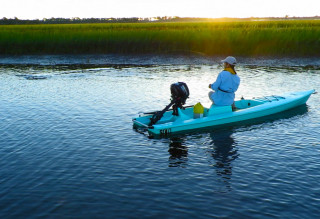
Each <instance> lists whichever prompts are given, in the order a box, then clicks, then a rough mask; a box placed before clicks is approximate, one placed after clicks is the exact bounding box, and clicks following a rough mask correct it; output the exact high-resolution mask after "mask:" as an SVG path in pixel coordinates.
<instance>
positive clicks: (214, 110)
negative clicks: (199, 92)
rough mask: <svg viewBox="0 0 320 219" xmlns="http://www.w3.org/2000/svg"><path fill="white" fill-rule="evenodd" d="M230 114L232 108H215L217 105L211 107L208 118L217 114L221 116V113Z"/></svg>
mask: <svg viewBox="0 0 320 219" xmlns="http://www.w3.org/2000/svg"><path fill="white" fill-rule="evenodd" d="M229 112H232V107H231V106H217V105H211V107H210V109H209V112H208V116H212V115H218V114H223V113H229Z"/></svg>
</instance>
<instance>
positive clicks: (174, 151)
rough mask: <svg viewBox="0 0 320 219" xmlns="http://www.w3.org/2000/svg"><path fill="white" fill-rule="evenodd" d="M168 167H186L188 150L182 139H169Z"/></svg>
mask: <svg viewBox="0 0 320 219" xmlns="http://www.w3.org/2000/svg"><path fill="white" fill-rule="evenodd" d="M168 152H169V153H170V157H169V167H186V164H187V161H188V148H187V147H186V146H185V143H184V141H183V139H182V138H172V139H170V144H169V150H168Z"/></svg>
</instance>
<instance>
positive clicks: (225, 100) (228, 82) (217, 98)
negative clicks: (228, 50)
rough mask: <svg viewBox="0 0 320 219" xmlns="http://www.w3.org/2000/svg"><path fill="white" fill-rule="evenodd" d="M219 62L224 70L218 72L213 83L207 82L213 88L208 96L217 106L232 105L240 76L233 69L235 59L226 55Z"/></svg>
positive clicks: (235, 62)
mask: <svg viewBox="0 0 320 219" xmlns="http://www.w3.org/2000/svg"><path fill="white" fill-rule="evenodd" d="M221 62H222V63H223V64H224V70H223V71H222V72H220V73H219V75H218V77H217V79H216V81H215V82H214V83H212V84H209V88H211V89H212V90H213V91H210V92H209V98H210V100H211V101H212V103H213V104H215V105H217V106H230V105H231V106H233V107H234V98H235V92H236V91H237V90H238V87H239V85H240V77H239V76H238V75H237V72H236V71H235V69H234V66H235V65H236V64H237V60H236V59H235V58H234V57H232V56H228V57H227V58H226V59H224V60H222V61H221Z"/></svg>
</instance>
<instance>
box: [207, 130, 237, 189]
mask: <svg viewBox="0 0 320 219" xmlns="http://www.w3.org/2000/svg"><path fill="white" fill-rule="evenodd" d="M232 133H233V132H232V131H231V130H225V131H220V132H212V133H210V138H211V139H212V140H211V141H210V142H209V145H210V146H209V149H208V153H209V154H210V156H212V157H213V159H214V163H213V166H214V167H215V170H216V173H217V175H218V176H220V177H221V178H222V180H223V181H224V182H225V183H226V187H227V189H228V190H230V189H231V186H230V182H229V181H230V179H231V175H232V161H234V160H235V159H236V158H238V157H239V154H238V149H237V148H236V145H237V143H236V141H235V140H234V138H233V137H232Z"/></svg>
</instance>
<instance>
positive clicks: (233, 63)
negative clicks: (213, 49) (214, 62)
mask: <svg viewBox="0 0 320 219" xmlns="http://www.w3.org/2000/svg"><path fill="white" fill-rule="evenodd" d="M221 62H222V63H225V62H226V63H229V64H230V65H236V64H237V60H236V58H235V57H232V56H228V57H227V58H225V59H224V60H221Z"/></svg>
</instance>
